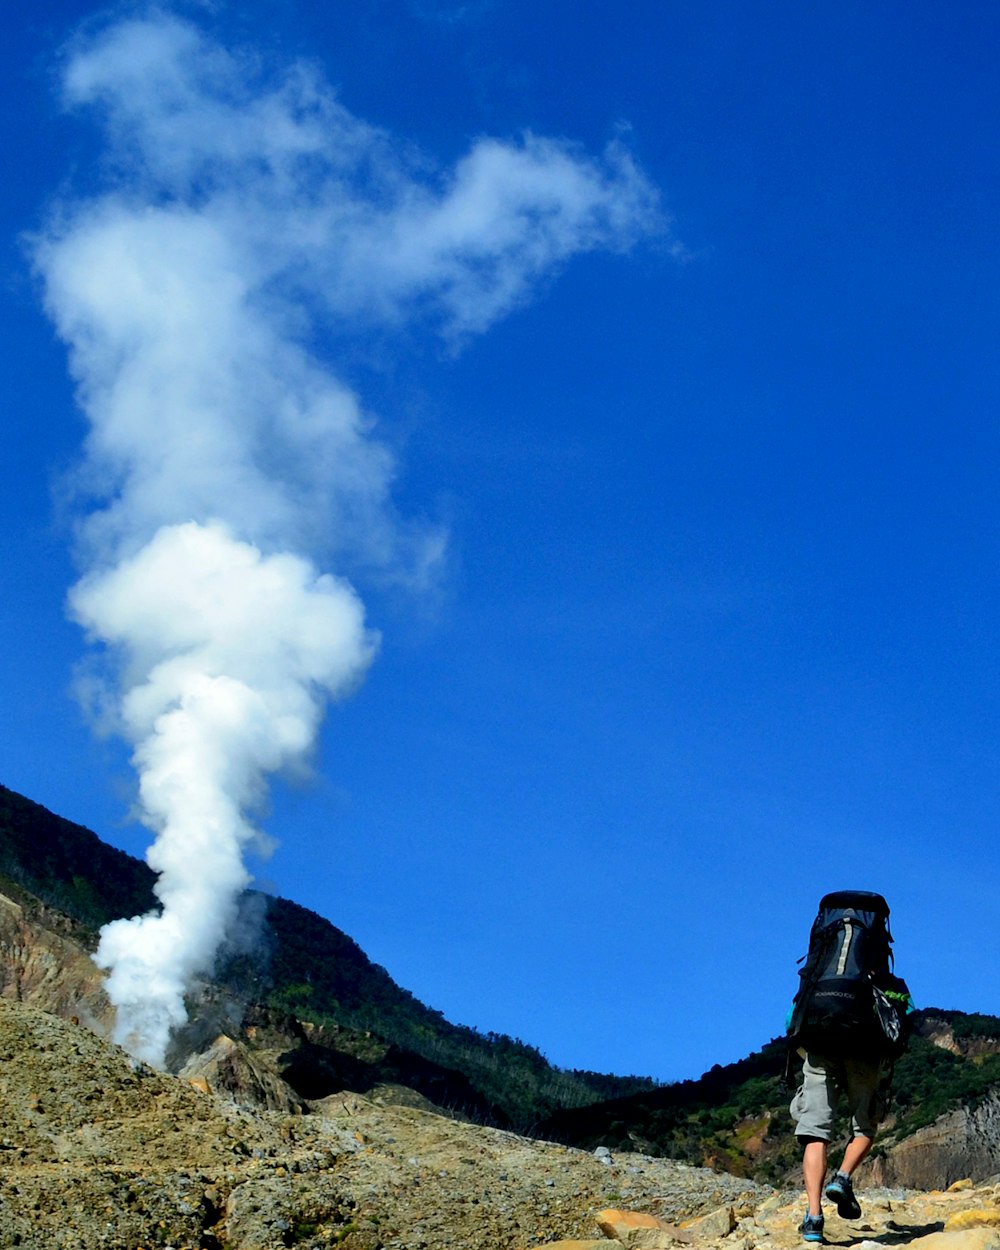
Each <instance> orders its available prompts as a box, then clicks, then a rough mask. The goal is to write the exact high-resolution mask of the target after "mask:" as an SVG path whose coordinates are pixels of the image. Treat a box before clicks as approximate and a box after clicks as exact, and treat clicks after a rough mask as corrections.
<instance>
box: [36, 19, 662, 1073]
mask: <svg viewBox="0 0 1000 1250" xmlns="http://www.w3.org/2000/svg"><path fill="white" fill-rule="evenodd" d="M64 90H65V95H66V99H67V102H68V103H69V104H70V105H72V106H77V107H79V106H89V107H90V108H91V109H92V110H94V111H95V112H97V114H98V115H99V117H100V119H101V121H102V123H103V125H104V128H105V131H106V134H107V137H108V161H107V169H106V173H105V182H104V190H103V191H102V192H101V193H100V194H97V195H94V196H91V197H89V198H79V199H76V200H71V201H67V202H64V203H63V204H61V205H60V207H59V210H58V212H57V213H56V214H55V215H54V218H53V221H52V223H51V224H50V226H49V228H48V229H47V230H46V231H45V232H43V233H42V234H41V235H40V236H39V237H38V238H37V239H36V242H35V251H34V255H35V260H36V264H37V268H38V271H39V273H40V274H41V277H42V279H43V282H44V288H45V300H46V307H47V309H48V312H49V314H50V316H51V317H52V319H53V320H54V322H55V324H56V326H57V328H58V331H59V333H60V335H61V337H62V338H63V339H64V340H65V342H66V343H67V344H68V346H69V351H70V362H71V368H72V371H73V375H74V377H75V379H76V382H77V385H78V398H79V403H80V405H81V407H82V409H83V411H84V412H85V414H86V416H87V418H88V420H89V423H90V429H89V434H88V438H87V443H86V451H85V456H84V461H83V465H82V466H81V472H80V482H79V486H80V490H81V493H83V494H85V495H86V496H87V497H88V498H89V500H90V504H91V507H90V511H89V513H88V514H87V515H85V516H83V517H82V518H81V521H80V529H79V550H80V555H81V560H82V562H83V566H84V571H83V574H82V577H81V580H80V582H79V583H78V584H77V586H76V587H75V588H74V589H73V591H72V592H71V595H70V610H71V613H72V615H73V617H74V618H75V619H76V620H77V621H78V622H79V623H80V624H81V625H82V626H83V627H84V628H85V629H86V630H87V633H88V635H89V637H90V638H91V640H92V641H94V642H95V643H97V644H99V645H100V648H101V650H100V654H101V655H102V656H103V657H104V659H105V660H106V661H108V667H107V677H106V680H105V689H104V698H105V702H106V706H108V707H110V708H111V709H112V712H113V716H114V721H115V726H116V728H117V729H118V731H119V732H120V733H122V734H123V735H124V736H125V737H126V738H127V740H128V741H129V742H130V743H131V744H132V746H133V756H132V758H133V763H134V765H135V768H136V770H137V773H138V777H139V814H140V816H141V818H142V820H143V821H144V822H145V823H146V824H147V825H148V827H149V828H150V830H151V831H152V832H153V833H154V834H155V842H154V843H153V845H152V846H151V848H150V850H149V852H148V856H147V858H148V861H149V863H150V865H151V866H152V867H153V868H154V869H155V871H156V872H157V873H158V880H157V884H156V893H157V896H158V899H159V901H160V905H161V906H160V910H159V911H156V912H153V913H151V914H149V915H147V916H141V917H135V918H133V919H131V920H119V921H116V922H114V923H113V924H110V925H108V926H106V927H105V929H104V930H103V932H102V935H101V943H100V947H99V950H98V961H99V962H100V963H101V965H102V966H103V967H105V968H106V969H108V970H109V973H110V975H109V979H108V990H109V993H110V995H111V998H112V1001H113V1002H114V1004H115V1006H116V1009H117V1025H116V1038H117V1039H118V1040H119V1041H121V1042H122V1043H123V1044H124V1045H126V1046H127V1047H128V1049H129V1050H130V1051H131V1052H132V1053H133V1054H135V1055H136V1056H138V1057H140V1058H143V1059H145V1060H147V1061H149V1062H151V1063H153V1064H156V1065H159V1066H162V1064H163V1062H164V1056H165V1052H166V1047H167V1043H168V1041H169V1036H170V1031H171V1029H173V1028H175V1027H176V1026H177V1025H179V1024H181V1023H182V1022H183V1021H184V1019H185V1010H184V993H185V989H186V988H187V986H188V985H189V984H190V982H191V979H192V978H193V977H194V976H196V975H197V974H198V973H202V972H207V971H210V969H211V966H212V962H213V959H214V957H215V953H216V951H217V950H218V948H219V945H220V943H221V941H222V940H223V938H224V936H225V933H226V929H227V926H228V925H229V924H230V923H231V921H232V919H233V917H234V914H235V909H236V904H237V900H238V897H239V894H240V892H241V891H242V890H243V889H244V888H245V886H246V885H247V883H248V880H249V878H248V874H247V870H246V868H245V866H244V863H243V851H244V849H245V848H246V847H247V846H248V844H251V843H253V842H254V841H255V840H259V839H260V837H261V835H260V834H259V833H258V832H257V830H256V829H255V827H254V826H253V824H252V823H251V822H250V814H251V813H252V812H253V811H254V809H255V806H256V805H257V804H258V803H259V802H260V800H261V799H262V797H263V792H264V787H265V782H266V778H267V776H268V775H269V774H271V773H273V772H276V771H280V770H283V769H288V768H292V767H294V766H295V764H296V762H298V761H301V760H302V759H303V757H306V756H307V755H308V754H309V752H310V750H311V749H312V748H313V746H314V744H315V741H316V737H317V732H318V728H319V725H320V721H321V719H322V715H323V710H324V706H325V704H326V702H327V701H328V700H329V699H331V698H333V699H335V698H339V697H343V696H344V695H345V694H347V693H349V692H350V691H351V690H352V689H353V687H354V686H355V685H356V684H357V683H358V682H359V681H360V680H361V679H362V677H363V675H364V672H365V669H366V667H367V665H368V664H369V663H370V661H371V659H372V656H373V654H374V651H375V648H376V643H377V639H376V637H375V635H374V634H373V633H372V631H371V630H370V629H368V628H367V627H366V625H365V622H364V612H363V608H362V605H361V602H360V600H359V598H358V596H357V594H356V593H355V591H354V589H353V588H352V587H351V586H350V585H349V584H348V582H346V581H345V580H344V579H343V578H341V577H334V576H331V575H329V574H327V573H321V572H320V571H319V567H318V565H319V564H320V563H322V564H323V565H325V566H326V567H337V566H338V565H339V567H341V568H343V567H345V566H349V567H352V568H356V569H357V568H362V567H365V566H368V567H373V566H380V567H382V568H383V569H388V570H392V571H393V572H395V573H396V574H397V575H400V576H402V575H406V576H408V577H409V579H410V580H411V581H412V582H414V583H419V582H420V581H421V580H422V579H423V578H425V577H427V576H430V575H431V574H432V570H433V566H434V564H435V561H436V558H437V557H438V556H439V555H440V548H441V542H442V539H441V536H440V535H439V534H437V533H432V532H427V531H420V530H419V529H418V528H417V527H414V526H407V525H405V524H403V523H401V522H400V520H399V518H398V517H397V516H396V515H395V513H394V511H393V508H392V505H391V501H390V495H389V490H390V484H391V478H392V474H393V465H392V461H391V458H390V456H389V454H388V453H387V451H386V450H385V448H384V447H383V446H382V445H380V444H379V443H378V442H377V441H376V440H375V439H374V438H373V436H372V433H371V428H370V425H371V423H370V420H369V419H368V418H366V417H365V415H364V414H363V413H362V411H361V409H360V406H359V404H358V402H357V399H356V398H355V396H354V395H353V394H352V393H351V392H350V390H349V389H348V388H347V387H345V386H344V385H343V383H342V382H340V381H339V380H338V378H337V377H336V375H335V374H334V372H333V371H332V369H331V367H330V364H329V362H328V361H326V360H324V359H323V358H322V356H321V355H319V354H318V353H317V352H316V351H315V350H312V349H310V347H309V343H310V342H311V341H312V340H313V337H314V336H315V334H316V331H317V329H318V328H319V327H320V326H322V325H323V324H326V325H327V326H329V327H331V328H332V329H333V330H335V331H336V333H337V334H339V335H341V336H343V335H346V334H352V333H353V334H358V333H365V332H367V331H370V330H371V329H373V328H374V327H376V326H382V327H386V326H389V327H391V326H393V325H405V324H408V323H411V322H412V321H413V320H414V319H416V318H420V319H422V320H424V321H427V322H429V323H430V324H432V325H434V326H436V328H437V329H438V330H439V332H440V333H441V334H442V335H443V336H444V337H445V338H446V340H448V341H450V342H451V343H452V344H454V343H456V342H460V341H461V340H462V339H463V338H465V337H466V336H468V335H469V334H471V333H474V332H479V331H482V330H484V329H486V328H487V327H488V326H489V325H490V324H491V323H492V322H493V321H495V320H496V319H497V318H499V317H501V316H503V315H504V314H506V313H507V312H509V311H510V310H512V309H513V308H515V307H516V306H517V305H518V304H520V303H521V302H523V301H524V300H526V299H527V298H529V297H530V294H531V292H532V289H533V288H534V287H535V286H536V285H537V283H538V281H539V280H540V279H541V278H543V277H544V276H545V275H547V274H549V273H550V272H551V271H552V270H553V269H554V268H556V267H558V265H559V264H560V262H562V261H564V260H565V259H566V258H568V257H569V256H571V255H572V254H574V253H576V252H580V251H584V250H588V249H593V248H599V247H601V248H616V249H622V248H626V247H628V246H629V245H630V244H631V243H633V242H634V241H635V240H637V239H639V238H640V237H642V236H643V235H645V234H648V233H649V232H650V231H651V230H654V229H658V228H660V225H661V222H660V218H659V213H658V208H657V197H656V194H655V191H654V190H653V188H652V187H651V186H650V184H649V183H648V182H647V181H646V179H645V178H644V177H643V175H642V174H641V173H640V172H639V171H638V170H637V169H636V168H635V167H634V165H633V164H632V162H631V161H630V160H629V158H628V156H627V154H626V153H625V152H624V151H623V150H621V149H619V148H616V147H612V148H610V149H609V150H608V151H606V152H605V154H604V156H603V157H602V158H601V159H593V158H590V157H587V156H586V155H585V154H583V153H581V152H579V151H577V150H576V149H575V148H572V147H570V146H569V145H567V144H565V143H561V142H556V141H554V140H550V139H542V138H537V137H533V136H527V137H525V138H523V139H521V140H520V141H519V142H516V143H502V142H498V141H495V140H482V141H480V142H478V143H477V144H475V145H474V147H473V148H472V149H471V151H470V152H469V154H468V155H467V156H466V157H465V158H464V159H463V160H461V161H460V162H459V163H458V164H457V165H456V167H455V168H454V170H452V171H451V172H450V173H448V174H446V175H441V176H433V177H432V176H430V175H428V174H427V172H426V166H420V167H419V168H418V167H417V166H416V162H415V161H414V160H413V159H412V157H409V156H407V155H406V154H405V152H404V149H403V148H402V146H401V145H398V144H394V143H393V141H392V140H391V139H390V137H389V136H387V135H386V134H384V133H382V132H380V131H378V130H377V129H375V128H374V127H372V126H369V125H367V124H365V123H364V122H361V121H359V120H358V119H357V118H355V117H353V116H352V115H351V114H350V113H349V112H347V110H346V109H344V108H343V107H342V106H341V105H340V104H339V103H338V102H337V100H336V99H335V98H334V96H333V94H332V93H331V91H330V90H329V88H328V87H327V86H326V85H325V84H324V83H323V82H322V81H321V80H320V79H319V77H318V76H317V74H316V73H315V72H314V71H313V70H311V69H310V68H308V67H306V66H303V65H295V66H292V67H291V68H290V69H287V70H286V71H285V72H284V73H283V74H282V75H281V77H280V78H275V77H273V76H270V77H269V76H268V75H267V74H266V73H265V72H264V71H263V70H262V69H261V67H260V66H259V64H257V63H256V62H254V61H252V60H251V58H250V57H248V56H246V55H242V54H238V53H236V52H233V51H231V50H228V49H226V48H223V47H221V46H219V45H218V44H216V43H214V42H212V41H211V40H210V39H209V38H208V37H207V36H206V35H205V34H204V33H203V32H202V31H201V30H199V28H197V27H196V26H194V25H191V24H190V23H188V22H186V21H183V20H181V19H179V18H176V17H173V16H171V15H169V14H165V13H163V12H162V11H159V10H157V11H154V12H151V13H150V14H149V15H148V16H146V17H141V18H132V19H128V20H124V21H118V22H115V23H113V24H111V25H109V26H107V27H105V28H104V30H103V31H101V32H100V33H99V34H98V35H96V36H91V37H90V38H89V39H88V40H87V41H86V42H81V43H80V44H78V45H77V46H76V47H75V48H74V49H73V50H72V53H71V55H70V56H69V58H68V60H67V63H66V67H65V75H64Z"/></svg>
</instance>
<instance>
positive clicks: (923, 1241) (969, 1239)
mask: <svg viewBox="0 0 1000 1250" xmlns="http://www.w3.org/2000/svg"><path fill="white" fill-rule="evenodd" d="M913 1244H914V1245H918V1246H919V1247H920V1250H1000V1229H996V1228H961V1229H955V1230H954V1231H953V1232H944V1233H930V1234H928V1236H926V1237H921V1238H920V1239H919V1241H916V1242H914V1243H913Z"/></svg>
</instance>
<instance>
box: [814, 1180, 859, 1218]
mask: <svg viewBox="0 0 1000 1250" xmlns="http://www.w3.org/2000/svg"><path fill="white" fill-rule="evenodd" d="M823 1192H824V1193H825V1194H826V1196H827V1197H828V1198H829V1199H830V1201H831V1202H834V1203H836V1205H837V1214H838V1215H839V1216H840V1218H841V1219H842V1220H859V1219H860V1218H861V1208H860V1207H859V1206H858V1200H857V1198H855V1197H854V1196H853V1195H851V1198H850V1199H848V1197H847V1195H846V1194H845V1193H844V1191H843V1190H842V1189H838V1188H837V1187H836V1186H835V1185H829V1186H828V1187H827V1188H826V1189H825V1190H824V1191H823Z"/></svg>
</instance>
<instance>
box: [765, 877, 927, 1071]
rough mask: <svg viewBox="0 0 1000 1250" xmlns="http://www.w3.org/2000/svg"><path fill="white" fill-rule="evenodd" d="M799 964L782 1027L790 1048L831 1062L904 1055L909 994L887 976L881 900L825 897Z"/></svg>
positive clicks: (862, 894) (866, 895)
mask: <svg viewBox="0 0 1000 1250" xmlns="http://www.w3.org/2000/svg"><path fill="white" fill-rule="evenodd" d="M803 959H804V965H803V967H802V969H801V971H800V972H799V977H800V983H799V990H798V993H797V994H796V995H795V999H794V1003H793V1006H792V1014H791V1018H790V1020H789V1025H788V1037H789V1041H790V1044H791V1046H792V1048H801V1049H804V1050H806V1051H813V1052H815V1053H817V1054H820V1055H826V1056H829V1057H830V1058H833V1059H843V1058H847V1057H853V1058H867V1059H890V1060H891V1059H894V1058H896V1057H897V1056H898V1055H899V1054H901V1053H902V1051H903V1050H905V1048H906V1043H907V1040H908V1028H907V1021H906V1002H907V1001H908V995H909V991H908V990H907V988H906V985H905V982H903V981H901V980H900V979H899V978H898V977H896V976H894V975H893V973H892V934H891V933H890V931H889V905H888V903H887V902H886V901H885V899H884V898H883V897H882V895H881V894H874V893H871V892H869V891H867V890H838V891H836V892H835V893H833V894H827V895H825V896H824V897H823V898H822V899H821V900H820V904H819V914H818V915H817V917H816V919H815V920H814V921H813V926H812V930H811V932H810V934H809V950H808V953H807V954H806V955H805V956H804V957H803ZM800 962H802V961H801V960H800Z"/></svg>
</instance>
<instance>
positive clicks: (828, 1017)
mask: <svg viewBox="0 0 1000 1250" xmlns="http://www.w3.org/2000/svg"><path fill="white" fill-rule="evenodd" d="M799 975H800V978H801V981H800V985H799V990H798V993H797V994H796V995H795V999H794V1001H793V1003H792V1010H791V1012H790V1014H789V1022H788V1037H789V1044H790V1049H789V1061H790V1063H791V1060H792V1055H793V1054H798V1055H800V1056H801V1057H802V1060H803V1065H802V1080H801V1084H800V1085H799V1087H798V1089H797V1090H796V1093H795V1096H794V1097H793V1099H792V1102H791V1105H790V1107H789V1110H790V1112H791V1115H792V1119H793V1120H794V1122H795V1134H796V1137H797V1138H798V1140H799V1143H800V1144H801V1146H802V1178H803V1181H804V1184H805V1191H806V1204H807V1206H806V1213H805V1216H804V1217H803V1220H802V1224H801V1225H800V1228H799V1231H800V1233H801V1234H802V1238H803V1240H804V1241H807V1242H819V1243H822V1242H823V1240H824V1234H823V1223H824V1221H823V1205H822V1200H823V1197H824V1195H825V1196H826V1197H827V1198H829V1199H830V1201H831V1202H833V1203H834V1204H835V1205H836V1208H837V1214H838V1215H839V1216H840V1217H841V1218H842V1219H847V1220H856V1219H858V1218H859V1217H860V1215H861V1206H860V1204H859V1202H858V1200H857V1197H856V1196H855V1193H854V1182H853V1179H852V1177H853V1175H854V1173H855V1171H856V1170H857V1168H858V1166H859V1165H860V1164H861V1162H862V1161H863V1160H864V1159H865V1158H866V1157H867V1155H868V1154H869V1152H870V1151H871V1148H872V1144H873V1142H874V1140H875V1133H876V1131H877V1129H878V1123H879V1118H880V1112H881V1108H880V1105H879V1103H880V1098H879V1093H880V1088H882V1087H884V1086H885V1085H886V1083H887V1080H888V1079H891V1072H892V1064H893V1063H894V1061H895V1058H896V1056H897V1055H899V1054H901V1053H902V1051H903V1050H904V1049H905V1046H906V1041H907V1034H908V1029H907V1024H906V1017H907V1015H908V1013H909V1011H911V1010H912V1000H911V998H910V992H909V989H908V987H907V985H906V982H905V981H903V980H902V979H901V978H899V977H897V976H895V974H894V973H893V971H892V935H891V933H890V931H889V905H888V903H886V901H885V899H884V898H883V897H882V895H881V894H875V893H872V892H871V891H867V890H840V891H836V892H834V893H832V894H826V895H824V897H823V898H822V899H821V900H820V905H819V912H818V914H817V916H816V919H815V920H814V921H813V926H812V930H811V932H810V937H809V951H808V954H807V955H806V957H805V964H804V966H803V968H802V971H801V972H800V974H799ZM842 1101H844V1102H846V1110H847V1114H848V1116H849V1118H850V1137H849V1140H848V1142H847V1146H846V1148H845V1150H844V1157H843V1161H842V1162H841V1164H840V1167H839V1168H838V1170H837V1171H836V1172H835V1173H834V1175H833V1176H832V1177H831V1178H830V1180H829V1181H826V1175H827V1168H828V1162H829V1150H830V1142H831V1139H832V1136H833V1130H834V1121H835V1117H836V1114H837V1111H838V1109H839V1106H840V1104H841V1102H842ZM824 1182H826V1183H825V1185H824Z"/></svg>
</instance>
